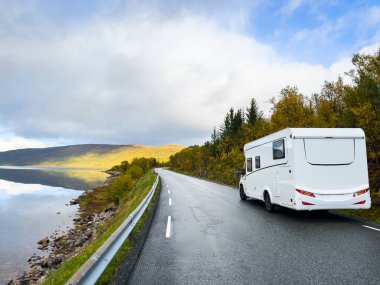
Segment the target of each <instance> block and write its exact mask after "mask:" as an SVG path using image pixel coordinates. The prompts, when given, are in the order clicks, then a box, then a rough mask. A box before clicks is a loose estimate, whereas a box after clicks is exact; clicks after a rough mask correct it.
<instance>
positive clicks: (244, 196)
mask: <svg viewBox="0 0 380 285" xmlns="http://www.w3.org/2000/svg"><path fill="white" fill-rule="evenodd" d="M247 198H248V197H247V195H245V193H244V187H243V185H240V199H242V200H243V201H245V200H247Z"/></svg>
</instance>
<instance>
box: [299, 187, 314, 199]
mask: <svg viewBox="0 0 380 285" xmlns="http://www.w3.org/2000/svg"><path fill="white" fill-rule="evenodd" d="M296 191H297V192H298V193H300V194H302V195H306V196H309V197H313V198H315V195H314V193H311V192H307V191H304V190H300V189H296Z"/></svg>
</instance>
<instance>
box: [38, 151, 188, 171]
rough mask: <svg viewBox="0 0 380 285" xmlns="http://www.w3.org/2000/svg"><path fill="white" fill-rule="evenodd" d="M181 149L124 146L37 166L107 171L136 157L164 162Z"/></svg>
mask: <svg viewBox="0 0 380 285" xmlns="http://www.w3.org/2000/svg"><path fill="white" fill-rule="evenodd" d="M183 148H184V146H181V145H164V146H139V145H137V146H126V147H123V148H119V149H117V150H114V151H110V152H108V153H101V154H99V153H95V152H88V153H85V154H83V155H80V156H73V157H68V158H65V159H64V160H60V161H45V162H43V163H40V164H39V165H40V166H61V167H80V168H100V169H109V168H111V167H112V166H114V165H117V164H120V162H122V161H123V160H128V161H131V160H132V159H134V158H137V157H147V158H149V157H154V158H156V159H157V160H158V161H160V162H166V161H168V160H169V157H170V156H171V155H173V154H175V153H177V152H179V151H180V150H182V149H183Z"/></svg>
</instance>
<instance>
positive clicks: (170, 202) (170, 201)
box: [169, 198, 172, 206]
mask: <svg viewBox="0 0 380 285" xmlns="http://www.w3.org/2000/svg"><path fill="white" fill-rule="evenodd" d="M171 205H172V198H169V206H171Z"/></svg>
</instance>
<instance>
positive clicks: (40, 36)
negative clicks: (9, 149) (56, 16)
mask: <svg viewBox="0 0 380 285" xmlns="http://www.w3.org/2000/svg"><path fill="white" fill-rule="evenodd" d="M160 13H161V12H160V11H159V10H156V9H153V10H149V9H148V10H144V11H143V12H139V13H135V14H128V15H124V14H122V15H117V16H115V15H113V14H105V15H103V16H98V15H97V16H93V17H89V18H86V19H85V20H83V19H82V20H81V21H80V23H79V24H78V22H74V23H71V24H66V25H64V27H61V28H57V26H56V25H55V24H52V23H51V22H49V21H46V19H45V18H43V19H40V18H38V19H37V20H36V21H37V22H38V24H36V26H33V25H31V26H28V25H27V24H28V23H29V22H27V23H23V22H20V21H21V20H14V19H9V20H8V23H7V24H6V25H5V26H3V28H2V33H3V35H4V37H3V39H2V40H0V94H1V95H0V96H1V100H0V122H1V124H2V127H4V128H6V129H7V130H11V131H12V132H14V133H16V134H17V136H21V137H27V138H56V139H61V138H69V139H70V140H73V141H77V142H97V143H102V142H104V143H125V144H163V143H183V144H193V143H203V142H204V140H205V139H207V138H208V137H209V133H210V132H211V130H212V128H213V126H214V125H215V124H219V123H220V122H221V121H222V119H223V117H224V114H225V113H226V112H227V110H228V108H229V107H231V106H232V107H235V108H240V107H244V106H247V105H248V104H249V101H250V99H251V98H252V97H255V98H256V99H257V100H258V102H259V105H260V107H261V108H262V109H263V110H264V111H265V112H268V110H269V107H270V106H269V104H268V103H266V102H267V101H268V99H269V98H271V97H273V96H275V95H276V94H278V93H279V91H280V90H281V89H282V88H283V87H285V86H286V85H298V86H299V88H300V90H301V91H302V92H304V93H306V94H312V93H314V92H318V91H319V90H320V87H321V85H322V84H323V81H324V80H334V79H336V77H337V76H338V74H343V72H344V71H347V69H349V67H350V65H349V64H350V63H349V61H347V60H346V61H344V60H343V61H342V62H340V63H339V64H333V65H331V66H330V67H324V66H321V65H315V64H308V63H304V62H297V61H290V60H286V59H284V58H282V57H281V56H280V55H279V54H277V53H276V51H275V50H273V49H272V48H271V47H270V46H269V45H266V44H263V43H260V42H259V41H257V40H255V38H253V37H251V36H249V35H247V34H245V33H242V32H239V31H237V30H235V29H234V28H226V26H225V25H224V24H223V23H220V22H219V21H218V20H216V19H214V18H207V17H205V16H203V15H195V14H194V13H190V12H187V11H183V12H182V13H181V16H180V17H169V16H168V17H162V14H160ZM17 19H18V18H17ZM12 21H13V22H12ZM41 21H42V22H43V23H45V25H42V26H41V24H40V23H41ZM15 31H16V32H15ZM28 35H29V36H28ZM5 38H6V40H5ZM29 142H30V141H29ZM3 144H4V145H5V144H6V142H3Z"/></svg>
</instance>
